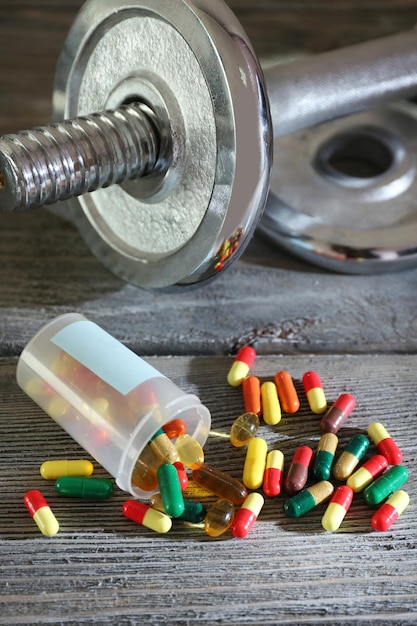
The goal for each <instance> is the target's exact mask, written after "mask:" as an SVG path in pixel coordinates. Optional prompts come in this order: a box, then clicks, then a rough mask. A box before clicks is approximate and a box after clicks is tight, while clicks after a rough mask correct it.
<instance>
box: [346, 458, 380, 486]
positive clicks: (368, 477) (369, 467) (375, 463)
mask: <svg viewBox="0 0 417 626" xmlns="http://www.w3.org/2000/svg"><path fill="white" fill-rule="evenodd" d="M387 467H388V461H387V458H386V457H385V456H383V455H382V454H374V456H371V458H370V459H368V461H366V462H365V463H364V464H363V465H361V467H360V468H359V469H357V470H356V472H353V474H351V476H349V478H348V479H347V481H346V484H347V485H348V486H349V487H351V488H352V489H353V491H354V493H359V492H360V491H363V490H364V489H365V487H367V486H368V485H370V484H371V482H372V481H374V480H375V479H376V478H378V476H380V475H381V474H382V472H385V470H386V469H387Z"/></svg>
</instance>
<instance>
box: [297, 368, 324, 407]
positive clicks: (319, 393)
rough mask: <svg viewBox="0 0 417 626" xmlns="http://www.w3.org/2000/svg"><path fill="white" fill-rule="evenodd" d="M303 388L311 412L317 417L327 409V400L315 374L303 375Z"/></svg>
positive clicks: (307, 373) (318, 377)
mask: <svg viewBox="0 0 417 626" xmlns="http://www.w3.org/2000/svg"><path fill="white" fill-rule="evenodd" d="M303 387H304V391H305V394H306V396H307V402H308V405H309V407H310V409H311V410H312V412H313V413H316V414H317V415H319V414H320V413H324V411H325V410H326V409H327V400H326V396H325V395H324V389H323V385H322V384H321V380H320V376H319V375H318V374H317V372H306V373H305V374H304V375H303Z"/></svg>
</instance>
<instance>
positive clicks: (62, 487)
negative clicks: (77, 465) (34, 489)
mask: <svg viewBox="0 0 417 626" xmlns="http://www.w3.org/2000/svg"><path fill="white" fill-rule="evenodd" d="M55 491H56V492H57V493H59V495H60V496H66V497H68V498H92V499H94V500H106V499H107V498H110V496H111V495H112V493H113V482H112V481H111V480H109V479H108V478H83V477H82V476H61V477H60V478H58V479H57V480H56V481H55Z"/></svg>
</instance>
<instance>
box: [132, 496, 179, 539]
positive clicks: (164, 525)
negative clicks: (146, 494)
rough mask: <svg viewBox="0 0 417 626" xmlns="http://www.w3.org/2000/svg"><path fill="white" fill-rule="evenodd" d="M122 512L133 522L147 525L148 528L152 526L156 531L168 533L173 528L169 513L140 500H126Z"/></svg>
mask: <svg viewBox="0 0 417 626" xmlns="http://www.w3.org/2000/svg"><path fill="white" fill-rule="evenodd" d="M122 512H123V515H124V516H125V517H127V518H128V519H130V520H132V522H136V523H137V524H140V525H141V526H146V528H150V529H151V530H154V531H155V532H156V533H167V532H168V531H169V530H171V527H172V520H171V518H170V517H169V516H168V515H166V514H165V513H162V511H157V510H156V509H152V508H151V507H150V506H147V505H146V504H144V503H143V502H139V500H126V502H125V503H124V504H123V507H122Z"/></svg>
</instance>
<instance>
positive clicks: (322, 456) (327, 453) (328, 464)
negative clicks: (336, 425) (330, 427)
mask: <svg viewBox="0 0 417 626" xmlns="http://www.w3.org/2000/svg"><path fill="white" fill-rule="evenodd" d="M338 442H339V439H338V437H337V435H334V434H333V433H324V434H323V435H322V436H321V437H320V441H319V443H318V445H317V451H316V456H315V459H314V465H313V474H314V476H315V477H316V478H318V479H319V480H328V479H329V478H330V474H331V470H332V465H333V461H334V456H335V454H336V448H337V444H338Z"/></svg>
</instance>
